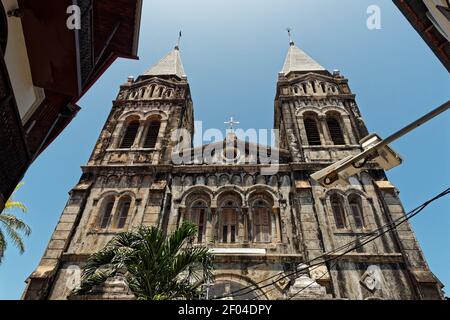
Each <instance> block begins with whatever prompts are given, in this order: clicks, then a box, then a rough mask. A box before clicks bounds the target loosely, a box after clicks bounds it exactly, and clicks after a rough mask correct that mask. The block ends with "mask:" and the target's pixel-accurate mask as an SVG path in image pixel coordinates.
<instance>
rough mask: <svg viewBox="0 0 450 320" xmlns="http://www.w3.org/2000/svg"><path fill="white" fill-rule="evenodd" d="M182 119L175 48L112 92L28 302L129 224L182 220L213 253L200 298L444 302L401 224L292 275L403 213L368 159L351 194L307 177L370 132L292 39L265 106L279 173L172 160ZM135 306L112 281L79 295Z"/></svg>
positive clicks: (185, 91)
mask: <svg viewBox="0 0 450 320" xmlns="http://www.w3.org/2000/svg"><path fill="white" fill-rule="evenodd" d="M193 121H194V115H193V103H192V100H191V95H190V89H189V84H188V82H187V78H186V76H185V75H184V71H183V67H182V65H181V60H180V57H179V50H178V48H175V49H174V50H173V51H172V52H170V53H169V54H168V55H167V56H166V57H165V58H164V59H163V60H161V61H160V62H159V63H158V64H157V65H155V66H154V67H153V68H152V69H151V70H150V71H149V72H147V73H146V74H144V75H142V76H139V77H138V78H137V79H136V80H134V79H129V81H128V83H126V84H124V85H123V86H121V88H120V92H119V95H118V97H117V99H116V100H115V102H114V105H113V108H112V111H111V114H110V116H109V118H108V119H107V121H106V124H105V126H104V128H103V130H102V132H101V134H100V138H99V140H98V142H97V145H96V147H95V149H94V151H93V154H92V157H91V159H90V160H89V162H88V164H87V165H86V166H84V167H83V168H82V169H83V175H82V178H81V180H80V182H79V183H78V184H77V185H76V186H75V188H74V189H73V190H72V191H71V193H70V199H69V201H68V203H67V205H66V208H65V210H64V212H63V214H62V216H61V220H60V221H59V223H58V225H57V227H56V230H55V232H54V234H53V236H52V239H51V241H50V243H49V245H48V248H47V250H46V252H45V254H44V257H43V258H42V260H41V262H40V264H39V266H38V268H37V269H36V271H35V272H34V273H33V274H32V275H31V276H30V278H29V279H28V286H27V289H26V291H25V293H24V298H25V299H70V298H72V299H73V298H74V297H73V296H71V287H70V286H68V285H67V283H68V282H70V279H71V276H72V274H73V270H74V266H75V268H76V267H80V268H82V267H83V264H84V263H85V261H86V259H87V257H88V256H89V254H91V253H93V252H95V251H98V250H99V249H101V248H102V247H103V246H105V244H106V243H107V242H108V241H109V240H110V239H111V238H112V237H113V236H114V235H115V234H116V233H118V232H121V231H124V230H131V229H132V228H134V227H137V226H139V225H140V224H144V225H149V226H159V227H161V228H163V229H164V230H166V231H167V232H169V233H170V232H172V231H173V230H175V229H176V228H177V226H179V225H180V223H181V222H182V221H183V220H184V219H190V220H192V221H194V222H195V223H197V224H198V225H199V234H198V237H197V240H196V241H197V242H199V243H201V244H203V245H207V246H209V247H210V248H211V249H213V252H215V254H216V258H215V271H214V274H215V278H214V280H215V281H214V283H213V286H212V288H211V290H210V296H211V297H214V296H221V295H223V294H225V293H230V292H231V293H232V292H234V291H236V290H238V289H242V288H244V287H247V286H252V287H253V288H256V285H257V284H259V285H260V286H263V285H266V284H267V283H269V284H270V283H272V282H273V284H270V285H268V286H265V287H264V288H262V289H257V290H254V291H252V292H251V293H248V294H247V295H244V296H238V297H237V298H247V299H252V298H258V299H287V298H293V299H441V298H442V297H443V296H442V291H441V284H440V283H439V281H438V280H437V279H436V278H435V277H434V275H433V274H432V273H431V272H430V270H429V268H428V266H427V264H426V262H425V260H424V257H423V254H422V252H421V250H420V247H419V245H418V243H417V241H416V239H415V236H414V233H413V231H412V230H411V226H410V225H409V224H408V223H405V224H402V225H401V226H400V227H398V228H397V229H396V230H395V231H392V232H389V233H387V234H385V235H383V236H382V237H380V238H378V239H376V240H375V241H373V242H370V243H368V244H366V245H364V246H363V247H361V248H359V249H357V250H355V251H353V252H351V253H348V254H346V255H345V256H344V257H342V258H340V259H339V261H338V262H337V263H327V264H323V265H319V266H318V267H311V268H309V270H308V269H307V270H305V269H304V268H303V269H301V270H299V272H298V273H295V270H296V269H297V267H298V265H304V264H309V263H308V262H310V261H311V260H313V259H315V258H317V257H320V256H322V255H324V254H325V257H326V258H332V257H333V256H336V255H337V254H338V253H339V252H336V251H334V250H336V249H337V248H339V247H341V246H342V245H344V244H346V243H348V242H350V241H355V240H357V239H358V237H359V236H361V235H365V234H368V233H370V232H372V231H374V230H376V229H377V228H379V227H381V226H383V225H385V224H388V223H390V222H392V221H393V220H395V219H397V218H399V217H401V216H403V215H404V209H403V207H402V205H401V202H400V200H399V197H398V191H397V190H396V188H395V187H394V186H393V185H392V184H391V183H390V182H389V181H388V180H387V178H386V175H385V173H384V172H383V171H382V170H380V169H379V168H377V166H376V164H375V163H372V162H368V163H366V164H365V167H364V169H365V170H363V172H362V173H361V174H360V175H359V176H357V177H354V178H351V181H350V182H351V184H350V185H349V186H346V187H341V188H338V189H330V190H327V189H325V188H323V187H321V186H320V185H318V184H317V183H315V182H314V181H312V180H311V179H310V178H309V175H310V174H311V173H313V172H315V171H316V170H319V169H322V168H324V167H325V166H327V165H329V164H330V163H332V162H334V161H336V160H340V159H342V158H343V157H345V156H348V155H351V154H356V153H358V152H360V151H361V146H360V145H359V141H360V139H362V138H363V137H365V136H366V135H367V133H368V131H367V129H366V127H365V125H364V121H363V120H362V118H361V114H360V111H359V108H358V106H357V104H356V101H355V96H354V95H353V94H352V92H351V91H350V88H349V85H348V81H347V79H345V78H344V77H343V76H342V75H340V73H339V72H336V71H335V72H333V73H330V72H328V71H327V70H325V69H324V68H323V67H321V66H320V65H319V64H317V63H316V62H315V61H313V60H312V59H311V58H310V57H308V56H307V55H306V54H305V53H304V52H303V51H301V50H300V49H298V48H297V47H296V46H295V45H294V43H291V46H290V48H289V53H288V57H287V58H286V62H285V65H284V68H283V71H282V72H281V73H280V74H279V80H278V83H277V92H276V98H275V125H274V127H275V128H276V129H279V130H280V145H279V147H280V149H276V150H275V149H274V148H272V149H271V152H274V151H277V152H278V153H279V155H280V157H279V170H278V173H276V174H272V175H264V174H262V173H263V172H262V169H263V168H264V167H265V165H264V164H261V161H259V160H258V159H256V160H255V161H253V162H251V161H250V162H246V161H241V160H242V159H246V157H247V156H250V153H249V152H247V151H248V150H249V149H250V148H252V147H254V145H252V144H249V143H247V144H246V147H245V150H246V152H245V154H238V155H236V157H235V158H234V159H232V161H229V160H230V159H224V161H215V162H214V163H213V164H209V165H206V164H204V163H202V162H201V161H194V160H192V159H187V160H186V159H185V160H186V161H184V163H183V164H174V163H173V162H172V154H173V153H174V152H175V151H176V150H175V149H174V143H173V142H172V139H171V135H172V134H173V132H174V130H176V129H180V128H184V129H186V130H188V131H189V132H191V133H193V130H194V124H193ZM155 128H156V129H155ZM130 137H131V138H130ZM229 137H231V140H232V141H235V142H237V143H239V141H238V140H237V138H236V137H234V136H233V135H232V134H229ZM244 144H245V142H244ZM207 147H208V146H203V147H198V148H195V149H192V151H193V153H195V150H199V149H200V150H204V149H205V148H207ZM216 156H217V155H216ZM330 252H333V253H330ZM286 275H289V276H288V277H285V276H286ZM268 278H270V279H271V280H269V281H266V282H261V281H263V280H265V279H268ZM132 297H133V296H132V295H131V294H130V293H129V292H127V290H126V286H125V285H124V283H123V281H121V279H111V281H109V282H108V283H107V284H106V285H105V286H104V287H103V288H99V289H98V294H97V295H91V296H89V297H77V299H80V298H81V299H84V298H86V299H130V298H132Z"/></svg>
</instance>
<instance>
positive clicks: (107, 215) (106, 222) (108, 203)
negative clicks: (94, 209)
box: [100, 198, 114, 229]
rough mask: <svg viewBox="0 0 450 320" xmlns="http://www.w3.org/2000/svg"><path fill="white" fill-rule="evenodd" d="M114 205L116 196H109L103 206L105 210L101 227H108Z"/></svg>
mask: <svg viewBox="0 0 450 320" xmlns="http://www.w3.org/2000/svg"><path fill="white" fill-rule="evenodd" d="M113 207H114V198H109V199H108V200H106V203H105V205H104V206H103V212H102V216H101V219H100V228H102V229H106V228H107V227H108V225H109V222H110V221H111V216H112V210H113Z"/></svg>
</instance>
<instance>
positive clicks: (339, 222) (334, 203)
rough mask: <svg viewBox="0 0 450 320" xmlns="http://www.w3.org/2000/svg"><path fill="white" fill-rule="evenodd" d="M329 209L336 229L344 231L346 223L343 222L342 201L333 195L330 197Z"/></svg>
mask: <svg viewBox="0 0 450 320" xmlns="http://www.w3.org/2000/svg"><path fill="white" fill-rule="evenodd" d="M331 208H332V209H333V215H334V221H335V223H336V228H338V229H345V227H346V222H345V214H344V207H343V206H342V201H341V200H340V199H339V197H338V196H336V195H333V196H332V197H331Z"/></svg>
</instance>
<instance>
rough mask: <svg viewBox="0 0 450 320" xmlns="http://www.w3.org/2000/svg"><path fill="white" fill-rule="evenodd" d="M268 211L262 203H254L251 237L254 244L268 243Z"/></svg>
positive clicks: (266, 206) (267, 207)
mask: <svg viewBox="0 0 450 320" xmlns="http://www.w3.org/2000/svg"><path fill="white" fill-rule="evenodd" d="M270 225H271V224H270V210H269V206H268V205H267V204H266V203H265V202H264V201H256V202H255V204H254V207H253V236H254V240H255V242H269V241H270Z"/></svg>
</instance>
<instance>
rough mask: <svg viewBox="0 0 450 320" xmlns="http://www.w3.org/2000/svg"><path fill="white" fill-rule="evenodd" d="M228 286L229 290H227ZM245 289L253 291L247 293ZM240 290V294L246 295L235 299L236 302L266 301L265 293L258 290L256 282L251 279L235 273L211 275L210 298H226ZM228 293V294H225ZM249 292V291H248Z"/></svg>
mask: <svg viewBox="0 0 450 320" xmlns="http://www.w3.org/2000/svg"><path fill="white" fill-rule="evenodd" d="M227 286H229V288H227ZM245 288H252V289H255V290H254V291H252V292H249V293H247V292H246V291H245V290H243V289H245ZM238 290H241V292H240V293H246V294H245V295H240V296H239V297H237V299H238V300H254V299H259V300H268V297H267V295H266V293H265V292H264V291H263V290H262V289H258V285H257V283H256V281H253V280H252V279H251V278H249V277H246V276H243V275H241V274H235V273H219V274H215V275H213V286H212V287H211V289H210V295H211V298H218V299H220V298H221V297H224V296H227V295H229V294H231V293H233V292H235V291H238ZM227 291H229V292H227ZM248 291H249V290H248Z"/></svg>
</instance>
